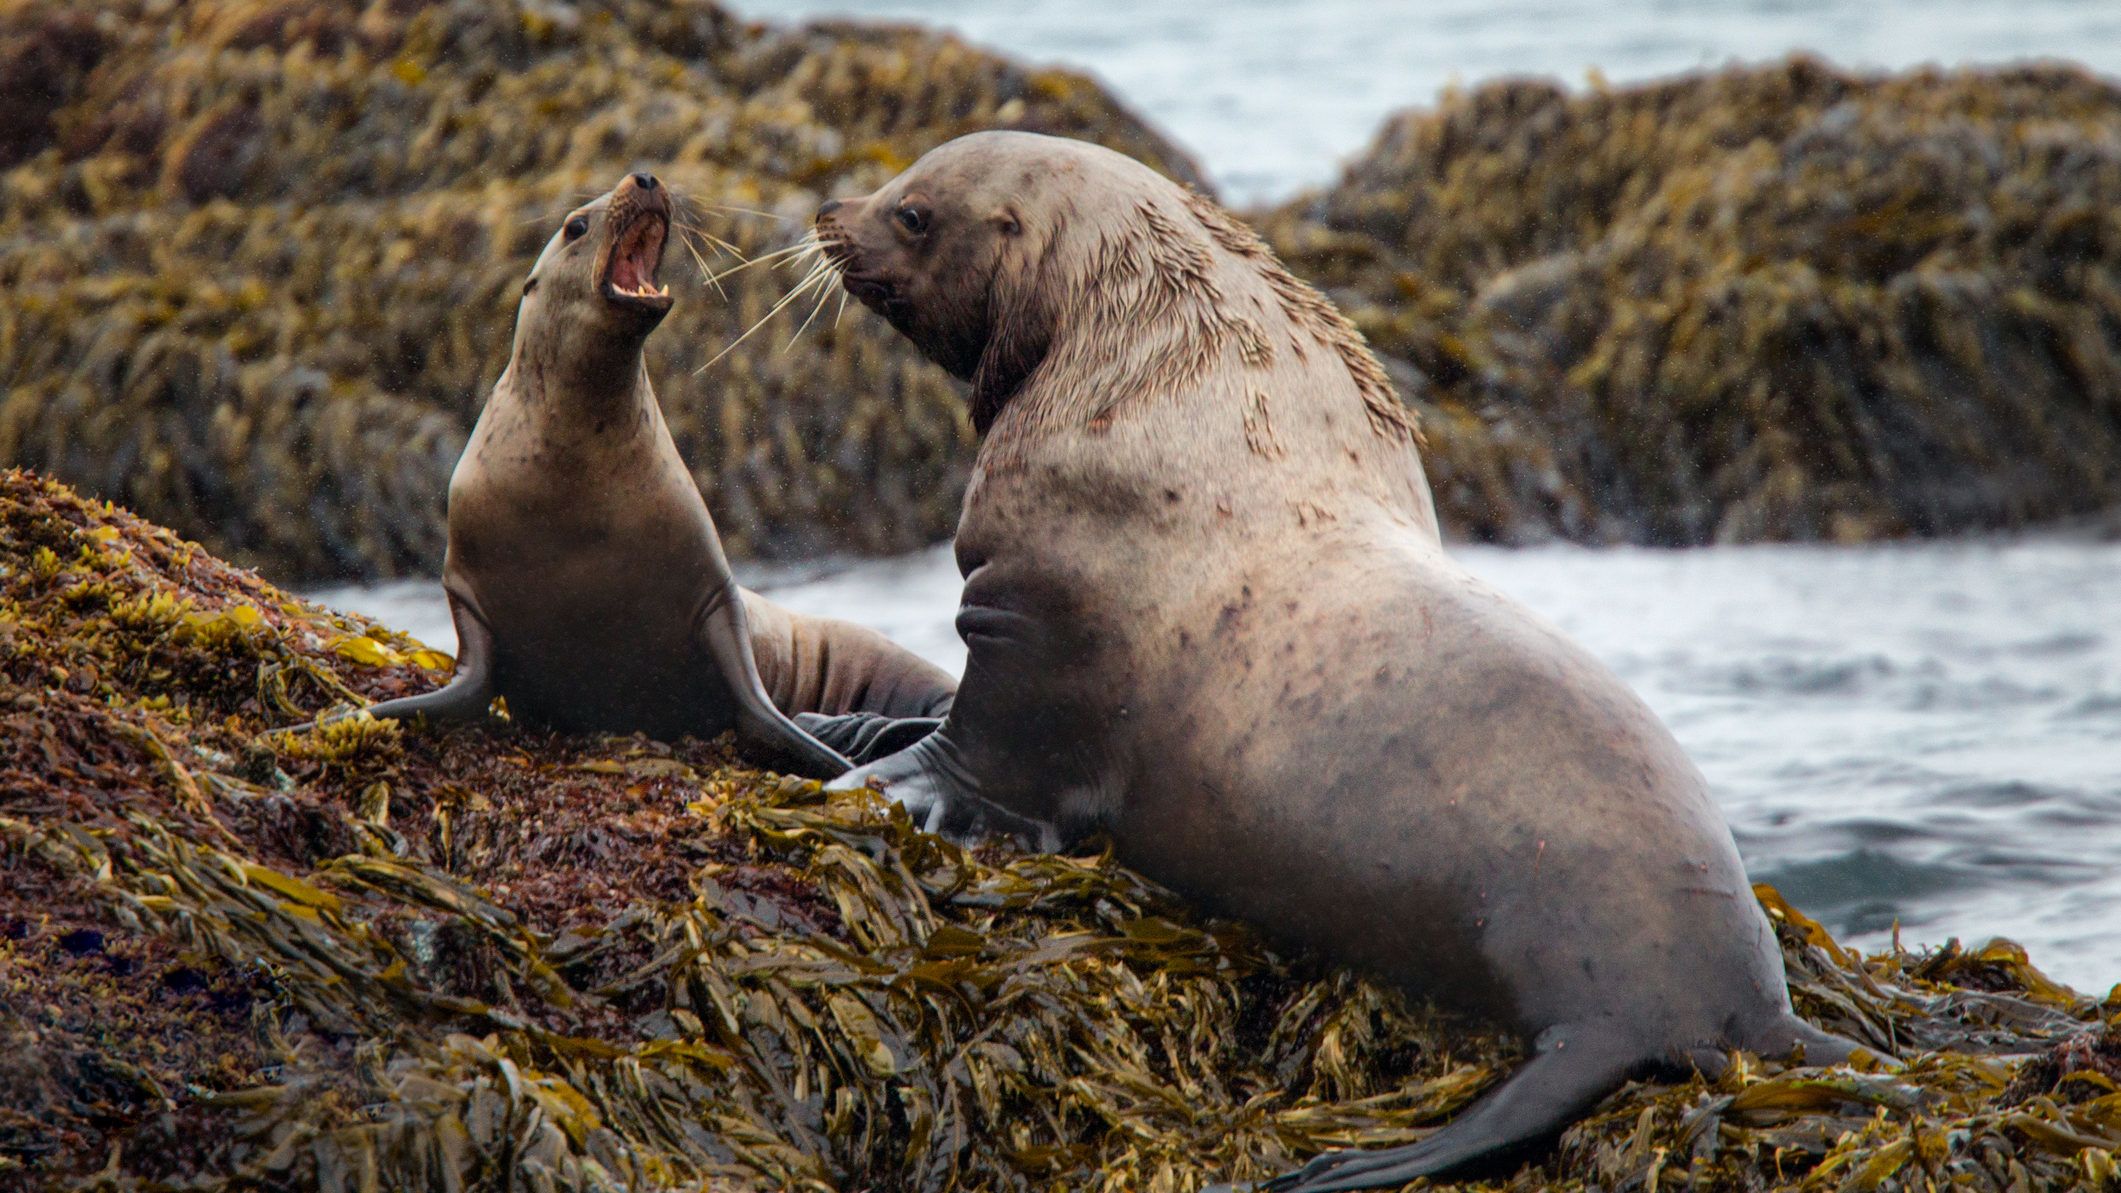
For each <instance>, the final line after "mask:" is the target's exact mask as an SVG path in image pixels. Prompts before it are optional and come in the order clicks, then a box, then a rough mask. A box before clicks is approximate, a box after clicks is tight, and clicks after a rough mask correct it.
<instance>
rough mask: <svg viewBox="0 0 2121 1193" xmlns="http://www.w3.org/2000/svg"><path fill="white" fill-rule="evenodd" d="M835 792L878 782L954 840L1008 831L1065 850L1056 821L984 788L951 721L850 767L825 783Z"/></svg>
mask: <svg viewBox="0 0 2121 1193" xmlns="http://www.w3.org/2000/svg"><path fill="white" fill-rule="evenodd" d="M825 787H826V789H827V790H830V791H854V790H857V789H859V788H863V787H874V788H876V789H877V790H878V791H881V792H882V793H883V794H884V795H885V796H886V797H887V798H889V799H890V800H891V801H892V802H893V803H895V804H898V805H899V806H901V807H903V808H905V809H906V815H908V816H909V817H911V818H912V819H913V822H914V823H915V824H917V825H920V826H921V828H922V830H923V831H925V832H931V833H935V834H937V835H939V836H944V837H948V838H950V839H951V840H953V841H970V840H974V839H976V838H979V837H985V836H992V835H998V834H999V835H1008V836H1012V837H1015V838H1016V839H1017V840H1019V841H1022V842H1023V843H1024V844H1026V845H1028V846H1030V847H1032V848H1034V849H1042V850H1045V851H1047V852H1049V853H1050V852H1052V851H1053V850H1056V849H1059V848H1060V847H1061V840H1060V835H1059V833H1058V832H1057V831H1056V830H1055V829H1054V827H1053V826H1052V825H1048V824H1045V823H1042V822H1040V821H1037V820H1032V819H1029V818H1028V817H1024V816H1019V815H1017V814H1016V813H1014V812H1011V811H1009V810H1008V809H1007V808H1003V807H1001V806H999V805H997V804H995V803H993V802H992V801H990V800H987V799H984V798H982V797H981V795H980V793H979V785H978V783H977V781H976V780H974V779H973V777H972V771H971V769H970V768H969V767H967V766H966V765H965V761H964V756H963V755H962V754H961V753H960V752H959V750H958V748H957V745H956V744H955V742H953V741H952V740H951V738H950V731H949V727H948V723H947V722H945V725H944V727H943V728H940V729H937V730H936V731H934V732H933V733H930V734H927V735H926V736H924V737H922V738H921V739H920V740H918V741H916V742H914V743H913V744H912V745H910V746H908V747H906V748H905V749H903V750H900V751H899V752H898V753H896V754H892V755H889V756H887V757H884V758H880V759H878V760H876V761H875V762H871V763H869V764H868V765H866V766H862V767H859V768H857V769H855V770H851V771H848V772H847V773H846V774H844V775H841V776H840V777H839V778H837V779H834V780H833V781H831V782H830V783H827V784H825Z"/></svg>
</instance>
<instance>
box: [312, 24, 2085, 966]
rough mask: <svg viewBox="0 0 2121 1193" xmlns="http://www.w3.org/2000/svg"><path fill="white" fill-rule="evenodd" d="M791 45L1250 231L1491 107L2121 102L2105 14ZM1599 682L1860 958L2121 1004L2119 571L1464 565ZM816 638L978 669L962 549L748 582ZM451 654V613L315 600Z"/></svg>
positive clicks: (1864, 555)
mask: <svg viewBox="0 0 2121 1193" xmlns="http://www.w3.org/2000/svg"><path fill="white" fill-rule="evenodd" d="M738 7H739V8H740V10H741V11H743V12H745V13H746V14H748V15H752V16H756V17H760V18H765V19H772V20H777V21H786V20H795V19H805V18H810V17H822V16H827V15H850V16H856V17H860V18H865V19H892V20H911V21H917V22H920V23H922V24H926V25H930V26H944V27H951V28H955V29H958V30H959V31H961V32H963V33H964V34H965V35H966V36H967V37H968V38H970V39H971V40H974V41H976V42H980V43H982V44H985V45H989V46H992V47H994V48H997V49H1001V50H1004V51H1007V52H1010V53H1013V54H1016V55H1018V56H1020V57H1023V58H1027V59H1030V60H1034V61H1059V62H1065V63H1068V64H1071V65H1075V66H1078V67H1083V68H1087V69H1089V70H1090V71H1092V72H1093V73H1095V74H1097V75H1098V76H1099V77H1101V78H1102V79H1104V80H1105V81H1106V82H1107V83H1109V84H1110V85H1111V86H1112V87H1114V88H1115V89H1116V90H1117V91H1118V92H1119V94H1121V95H1122V96H1123V97H1125V98H1126V99H1127V100H1128V102H1130V103H1131V104H1132V105H1134V107H1135V109H1136V110H1137V111H1138V112H1140V113H1142V114H1143V115H1145V116H1147V117H1148V118H1149V119H1150V120H1152V121H1154V122H1156V123H1157V124H1158V125H1160V126H1161V127H1162V128H1163V129H1165V131H1167V132H1169V133H1170V134H1171V135H1173V136H1174V137H1175V138H1177V139H1178V140H1179V141H1180V142H1181V143H1182V144H1184V145H1186V146H1187V147H1189V148H1190V149H1191V150H1193V151H1194V152H1195V153H1196V154H1197V155H1198V156H1199V158H1200V160H1201V162H1202V164H1203V165H1204V166H1206V167H1207V169H1208V170H1209V172H1210V174H1211V175H1212V176H1213V177H1214V178H1215V179H1216V180H1217V182H1218V183H1219V184H1220V186H1221V187H1222V188H1223V193H1224V195H1225V197H1226V198H1229V199H1231V200H1232V201H1234V202H1238V203H1253V202H1266V201H1271V200H1274V199H1279V198H1282V197H1285V196H1287V195H1289V194H1291V193H1294V192H1295V191H1297V190H1300V189H1302V188H1304V187H1308V186H1317V185H1323V184H1326V183H1328V182H1330V181H1331V180H1332V177H1333V175H1334V172H1335V170H1336V169H1337V166H1338V163H1340V162H1341V161H1342V160H1344V159H1345V158H1346V157H1347V156H1348V155H1350V154H1353V153H1355V152H1358V151H1359V150H1360V149H1361V148H1362V146H1363V145H1364V144H1365V143H1366V142H1367V141H1368V139H1369V138H1370V137H1371V135H1372V134H1373V133H1374V132H1375V130H1376V128H1377V126H1378V124H1379V122H1380V121H1381V120H1382V119H1383V118H1384V116H1385V115H1386V114H1387V113H1388V112H1390V111H1392V110H1394V109H1397V108H1401V107H1405V106H1410V105H1427V104H1431V103H1433V102H1434V100H1435V97H1436V96H1437V94H1438V93H1439V92H1440V91H1441V90H1443V89H1444V88H1446V87H1450V86H1456V85H1471V84H1475V83H1478V82H1480V81H1482V80H1485V79H1488V78H1492V77H1496V76H1500V75H1524V74H1533V75H1545V76H1552V77H1556V78H1559V79H1561V80H1562V81H1564V82H1567V83H1571V84H1581V83H1584V82H1585V81H1586V80H1587V79H1588V78H1589V77H1590V72H1592V71H1594V70H1595V71H1598V72H1600V73H1602V75H1603V76H1604V77H1606V78H1608V79H1611V80H1613V81H1616V82H1619V81H1626V80H1630V79H1638V78H1643V77H1648V76H1654V75H1659V74H1668V73H1671V72H1674V71H1681V70H1688V69H1694V68H1699V67H1709V66H1717V65H1721V64H1724V63H1727V62H1731V61H1757V60H1762V59H1771V58H1776V57H1780V56H1782V55H1784V54H1787V53H1789V52H1791V51H1793V50H1810V51H1814V52H1818V53H1821V54H1823V55H1825V56H1827V57H1828V58H1830V59H1832V60H1833V61H1835V62H1838V63H1843V64H1847V65H1856V66H1880V67H1900V66H1908V65H1913V64H1917V63H1925V62H1935V63H1942V64H1946V65H1952V64H1958V63H1962V62H1980V63H1995V62H2003V61H2011V60H2018V59H2025V58H2038V57H2048V56H2067V57H2072V58H2074V59H2076V60H2079V61H2083V62H2085V63H2087V64H2088V65H2090V66H2092V67H2093V68H2095V69H2099V70H2102V71H2107V72H2115V71H2121V2H2116V0H2015V2H2013V3H2010V4H1998V3H1994V2H1993V0H1862V2H1851V3H1829V2H1826V0H1430V2H1427V3H1410V2H1404V0H1401V2H1391V0H1302V2H1295V0H1231V2H1229V3H1225V4H1221V5H1216V6H1213V7H1207V6H1201V5H1198V4H1194V3H1179V2H1177V0H1128V2H1127V3H1112V2H1110V0H1078V2H1076V3H1072V4H1052V3H1033V2H1031V0H1004V2H975V0H838V2H835V3H811V2H808V0H738ZM1456 553H1457V555H1458V556H1459V558H1460V559H1461V560H1463V561H1464V562H1465V563H1466V564H1467V565H1468V566H1469V567H1470V568H1472V570H1473V571H1475V572H1477V573H1479V574H1480V575H1482V576H1484V577H1486V578H1487V579H1488V580H1489V581H1491V582H1492V583H1494V584H1496V585H1498V586H1499V587H1501V588H1502V589H1503V590H1505V591H1507V592H1509V593H1511V594H1513V595H1514V596H1516V597H1517V598H1518V599H1519V600H1521V601H1523V602H1524V603H1526V604H1527V605H1529V606H1530V607H1531V608H1533V609H1534V610H1536V611H1537V612H1539V613H1540V614H1542V615H1544V616H1545V617H1547V618H1548V619H1550V620H1552V621H1554V622H1555V623H1557V624H1559V625H1560V626H1561V627H1562V628H1563V629H1564V630H1566V631H1567V632H1568V633H1570V634H1571V635H1572V636H1574V637H1575V638H1576V639H1577V640H1578V641H1580V642H1582V643H1584V644H1585V645H1586V646H1587V647H1588V648H1589V649H1590V650H1592V651H1593V652H1594V653H1596V654H1597V655H1598V656H1600V657H1601V658H1603V659H1604V660H1605V661H1606V662H1607V663H1609V664H1610V665H1611V666H1612V667H1613V668H1614V669H1615V670H1616V671H1618V672H1619V674H1620V675H1621V676H1622V677H1623V678H1624V679H1625V680H1627V682H1628V683H1629V684H1631V685H1632V686H1634V688H1635V689H1636V690H1637V691H1638V692H1640V693H1641V694H1642V695H1643V697H1644V698H1645V699H1646V700H1647V701H1648V702H1649V703H1650V705H1651V707H1652V708H1654V709H1655V710H1656V711H1657V712H1658V714H1659V715H1660V716H1662V717H1663V718H1664V719H1665V721H1666V723H1667V724H1669V725H1670V726H1671V727H1672V730H1673V732H1674V733H1676V734H1677V735H1678V737H1679V740H1680V741H1681V742H1682V743H1683V744H1684V745H1685V746H1686V748H1687V749H1688V751H1689V752H1690V753H1691V754H1692V756H1693V757H1694V759H1695V761H1696V762H1698V763H1699V764H1700V766H1701V768H1702V770H1703V771H1704V772H1705V773H1706V774H1707V775H1708V777H1709V780H1710V783H1711V785H1712V787H1713V789H1714V791H1715V793H1716V797H1717V799H1718V801H1719V802H1720V804H1721V805H1722V807H1723V810H1724V813H1725V815H1726V816H1727V817H1728V818H1729V820H1730V822H1731V825H1732V828H1733V830H1734V831H1735V832H1736V834H1737V837H1738V843H1739V848H1740V850H1741V852H1743V854H1744V855H1745V858H1746V862H1747V865H1748V867H1749V868H1750V869H1751V871H1752V874H1753V876H1754V877H1755V878H1756V879H1760V880H1764V881H1768V882H1773V883H1775V884H1777V885H1778V886H1780V887H1781V888H1782V889H1783V890H1784V891H1785V893H1787V894H1788V895H1789V896H1790V897H1791V898H1792V899H1793V900H1794V901H1795V902H1796V903H1797V904H1798V905H1799V906H1801V907H1803V908H1805V909H1806V910H1808V911H1810V912H1811V913H1813V914H1815V915H1817V916H1819V917H1820V918H1821V919H1822V920H1824V921H1825V922H1826V923H1827V924H1828V925H1829V926H1830V927H1831V928H1833V929H1834V930H1835V931H1836V932H1838V933H1840V934H1842V935H1843V936H1844V938H1845V939H1848V940H1849V941H1851V942H1852V943H1855V944H1858V945H1862V946H1865V947H1877V946H1880V945H1882V944H1884V943H1885V942H1886V941H1887V940H1889V939H1890V937H1891V934H1892V933H1893V931H1894V930H1895V927H1896V925H1897V928H1898V930H1899V932H1900V934H1901V937H1902V939H1903V940H1904V941H1906V942H1907V943H1909V944H1911V945H1913V944H1936V943H1941V942H1942V941H1944V940H1945V939H1947V938H1949V937H1958V938H1960V939H1962V940H1963V941H1965V942H1967V943H1969V944H1973V943H1977V942H1979V941H1982V940H1985V939H1987V938H1988V937H1990V936H2007V937H2010V938H2012V939H2015V940H2017V941H2019V942H2020V943H2022V944H2025V945H2026V946H2027V947H2028V948H2030V949H2031V950H2032V953H2033V957H2034V959H2035V960H2036V962H2037V963H2039V964H2040V965H2041V966H2042V967H2043V968H2044V969H2046V970H2047V971H2048V972H2049V973H2050V974H2052V975H2053V976H2055V977H2057V978H2059V979H2060V980H2063V981H2067V982H2070V983H2072V984H2074V985H2076V986H2078V987H2079V988H2081V989H2085V990H2088V991H2094V992H2099V993H2103V992H2104V991H2105V990H2106V988H2107V987H2108V986H2110V985H2112V984H2114V983H2116V982H2121V542H2117V541H2113V540H2112V539H2111V538H2107V539H2101V538H2100V537H2098V536H2096V535H2092V534H2077V535H2061V534H2057V535H2044V536H2035V537H2029V538H2022V539H2000V540H1999V539H1983V540H1975V541H1965V542H1950V543H1920V544H1905V545H1891V546H1878V547H1864V548H1832V547H1733V548H1723V547H1719V548H1704V549H1698V550H1692V551H1681V552H1667V551H1651V550H1639V549H1606V550H1586V549H1582V548H1575V547H1567V546H1548V547H1538V548H1531V549H1523V550H1503V549H1498V548H1488V547H1461V548H1457V550H1456ZM739 574H740V577H741V578H743V579H744V580H745V581H746V582H747V583H750V584H752V585H753V586H754V587H758V588H761V589H763V590H765V591H767V592H770V593H771V594H772V595H773V596H774V597H775V598H776V599H778V600H780V601H782V602H783V603H785V604H787V605H789V606H790V607H792V608H795V609H797V610H800V611H803V612H809V613H820V614H830V615H833V616H838V617H846V618H850V619H852V620H855V621H860V622H864V623H867V624H869V625H873V626H876V627H877V628H879V629H881V630H883V631H885V632H886V633H888V634H890V635H891V636H892V637H893V638H894V639H896V640H897V641H899V642H900V643H902V644H904V645H905V646H907V647H908V648H910V649H913V650H916V651H918V652H920V653H921V654H923V655H926V656H927V657H929V658H931V659H934V660H935V661H936V662H938V663H940V664H942V665H943V666H945V667H947V668H949V669H951V670H952V671H953V672H955V671H956V670H958V669H959V668H960V667H961V666H962V664H963V661H964V648H963V646H962V644H961V643H959V641H958V639H957V637H956V634H955V633H954V631H953V630H952V628H951V619H952V617H953V616H954V614H955V612H956V608H957V599H958V589H959V581H958V577H957V573H956V570H955V568H954V566H953V565H952V563H951V561H950V555H949V552H948V550H947V549H946V548H936V549H932V550H929V551H925V552H921V553H917V554H914V555H911V556H907V557H904V558H900V559H890V560H875V561H860V562H849V561H839V562H832V561H826V562H820V563H815V564H810V565H805V566H801V567H795V568H780V569H776V570H771V571H765V570H759V569H750V570H747V569H745V568H742V567H740V568H739ZM319 595H321V596H322V597H323V598H324V599H325V600H327V601H329V602H331V603H334V604H338V605H341V606H343V607H346V608H350V609H355V610H358V611H361V612H365V613H369V614H372V615H374V616H378V617H380V618H382V619H383V620H385V621H387V622H390V623H392V624H395V625H398V626H400V627H401V628H404V629H407V630H409V631H411V632H412V633H414V634H415V635H416V636H419V637H421V638H423V639H425V640H426V641H428V642H430V643H431V644H433V645H436V646H438V647H445V648H447V647H451V646H452V644H453V641H454V635H453V634H452V633H451V631H450V628H449V622H448V618H447V616H446V613H445V612H444V611H443V607H442V603H441V597H440V590H439V587H438V585H436V584H435V583H434V582H433V581H419V582H404V583H399V584H391V585H384V586H380V587H376V588H367V589H362V588H351V589H338V590H334V591H331V592H327V593H322V594H319Z"/></svg>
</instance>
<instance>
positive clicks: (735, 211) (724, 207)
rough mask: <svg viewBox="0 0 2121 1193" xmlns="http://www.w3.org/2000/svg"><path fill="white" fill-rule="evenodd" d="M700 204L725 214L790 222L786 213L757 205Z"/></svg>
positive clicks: (706, 208) (781, 222)
mask: <svg viewBox="0 0 2121 1193" xmlns="http://www.w3.org/2000/svg"><path fill="white" fill-rule="evenodd" d="M700 206H701V207H702V208H704V209H705V210H708V211H719V212H721V213H723V214H725V215H750V216H757V217H758V218H759V219H762V220H772V221H774V222H775V223H780V224H785V223H787V222H788V217H787V216H785V215H775V214H773V213H772V212H770V211H760V210H759V209H758V208H756V207H733V206H730V205H728V204H724V203H702V204H700Z"/></svg>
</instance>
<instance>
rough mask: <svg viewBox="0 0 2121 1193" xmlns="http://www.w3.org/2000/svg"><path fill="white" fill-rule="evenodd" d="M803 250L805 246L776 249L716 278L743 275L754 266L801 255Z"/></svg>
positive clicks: (793, 245)
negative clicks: (735, 274)
mask: <svg viewBox="0 0 2121 1193" xmlns="http://www.w3.org/2000/svg"><path fill="white" fill-rule="evenodd" d="M803 248H804V246H803V245H800V244H791V245H789V246H788V247H787V248H784V249H775V250H773V251H772V252H770V253H760V254H759V255H758V256H756V257H753V258H751V259H750V260H748V261H745V262H744V263H743V264H742V265H732V266H730V267H729V268H727V269H725V270H723V271H721V272H720V273H717V274H715V275H714V276H715V277H717V278H726V277H728V276H729V275H730V274H733V273H742V272H743V271H744V270H747V269H749V268H751V267H752V266H754V265H764V264H766V263H767V262H769V261H775V260H779V259H780V258H782V257H786V256H788V255H789V254H791V253H799V252H801V251H802V250H803Z"/></svg>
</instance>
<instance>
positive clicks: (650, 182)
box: [633, 173, 656, 191]
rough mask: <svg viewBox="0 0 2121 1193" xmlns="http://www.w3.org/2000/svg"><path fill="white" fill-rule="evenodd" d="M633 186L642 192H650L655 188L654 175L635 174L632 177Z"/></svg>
mask: <svg viewBox="0 0 2121 1193" xmlns="http://www.w3.org/2000/svg"><path fill="white" fill-rule="evenodd" d="M633 184H634V185H635V186H637V187H640V188H641V189H642V190H644V191H652V190H654V189H655V187H656V181H655V175H653V174H647V173H642V174H636V175H634V176H633Z"/></svg>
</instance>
